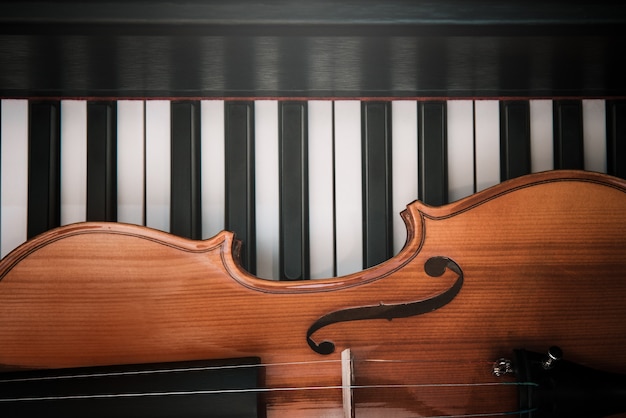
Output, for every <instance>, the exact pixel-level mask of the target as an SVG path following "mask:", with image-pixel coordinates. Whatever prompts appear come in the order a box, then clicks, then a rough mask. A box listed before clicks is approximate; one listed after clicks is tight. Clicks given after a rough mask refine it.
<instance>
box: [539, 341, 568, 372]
mask: <svg viewBox="0 0 626 418" xmlns="http://www.w3.org/2000/svg"><path fill="white" fill-rule="evenodd" d="M562 358H563V351H562V350H561V349H560V348H559V347H557V346H555V345H554V346H552V347H550V348H549V349H548V355H547V356H546V359H545V360H544V361H542V362H541V365H542V366H543V368H544V369H545V370H550V369H551V368H553V367H554V364H555V363H556V362H557V361H559V360H561V359H562Z"/></svg>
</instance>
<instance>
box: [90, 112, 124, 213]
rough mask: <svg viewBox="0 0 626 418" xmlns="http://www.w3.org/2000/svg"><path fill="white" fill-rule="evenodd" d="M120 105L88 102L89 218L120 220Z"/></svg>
mask: <svg viewBox="0 0 626 418" xmlns="http://www.w3.org/2000/svg"><path fill="white" fill-rule="evenodd" d="M116 150H117V106H116V104H115V102H112V101H111V102H109V101H107V102H89V103H87V221H109V222H115V221H117V151H116Z"/></svg>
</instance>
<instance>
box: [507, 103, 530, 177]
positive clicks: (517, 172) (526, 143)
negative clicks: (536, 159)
mask: <svg viewBox="0 0 626 418" xmlns="http://www.w3.org/2000/svg"><path fill="white" fill-rule="evenodd" d="M528 173H530V104H529V102H528V101H522V100H519V101H518V100H515V101H512V100H511V101H509V100H507V101H502V102H500V179H501V180H502V181H504V180H508V179H512V178H515V177H519V176H523V175H525V174H528Z"/></svg>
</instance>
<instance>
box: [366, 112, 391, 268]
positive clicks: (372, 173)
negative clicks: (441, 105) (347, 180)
mask: <svg viewBox="0 0 626 418" xmlns="http://www.w3.org/2000/svg"><path fill="white" fill-rule="evenodd" d="M361 124H362V129H361V135H362V158H363V164H362V166H363V239H364V242H363V268H368V267H372V266H374V265H376V264H380V263H382V262H383V261H385V260H387V259H389V258H391V257H392V256H393V218H392V212H393V207H392V203H393V201H392V198H391V184H392V183H391V181H392V179H391V171H392V167H391V164H392V160H391V158H392V155H391V103H389V102H386V103H378V102H363V103H362V104H361Z"/></svg>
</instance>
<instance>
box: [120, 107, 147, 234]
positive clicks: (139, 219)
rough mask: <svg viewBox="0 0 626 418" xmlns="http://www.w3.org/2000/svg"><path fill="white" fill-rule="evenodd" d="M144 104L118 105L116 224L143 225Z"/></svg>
mask: <svg viewBox="0 0 626 418" xmlns="http://www.w3.org/2000/svg"><path fill="white" fill-rule="evenodd" d="M144 184H145V179H144V101H143V100H120V101H118V102H117V220H118V221H119V222H126V223H132V224H136V225H143V224H144Z"/></svg>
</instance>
